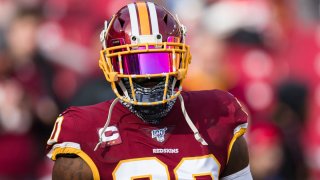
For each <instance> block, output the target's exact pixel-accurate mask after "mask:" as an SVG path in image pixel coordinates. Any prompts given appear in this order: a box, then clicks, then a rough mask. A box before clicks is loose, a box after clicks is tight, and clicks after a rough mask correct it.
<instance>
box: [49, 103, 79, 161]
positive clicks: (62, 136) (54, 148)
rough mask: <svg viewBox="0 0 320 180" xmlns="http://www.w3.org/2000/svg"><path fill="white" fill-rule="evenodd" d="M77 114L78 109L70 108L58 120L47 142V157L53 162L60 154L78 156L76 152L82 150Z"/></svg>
mask: <svg viewBox="0 0 320 180" xmlns="http://www.w3.org/2000/svg"><path fill="white" fill-rule="evenodd" d="M76 114H77V111H76V109H74V108H69V109H67V110H66V111H64V112H63V113H62V114H60V115H59V117H58V118H57V119H56V121H55V123H54V126H53V129H52V133H51V136H50V138H49V139H48V141H47V156H48V157H49V158H51V159H52V160H55V159H56V156H57V155H58V154H76V153H75V151H76V150H81V147H80V144H81V142H80V140H79V138H78V137H79V132H78V130H77V128H76V121H77V120H78V119H77V117H76Z"/></svg>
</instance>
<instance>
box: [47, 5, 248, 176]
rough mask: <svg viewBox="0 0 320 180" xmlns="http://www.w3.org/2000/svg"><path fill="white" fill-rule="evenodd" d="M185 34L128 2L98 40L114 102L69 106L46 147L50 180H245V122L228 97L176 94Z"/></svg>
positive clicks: (166, 16)
mask: <svg viewBox="0 0 320 180" xmlns="http://www.w3.org/2000/svg"><path fill="white" fill-rule="evenodd" d="M185 36H186V28H185V27H184V26H183V25H182V24H181V23H180V22H179V20H178V18H177V17H175V16H173V15H172V14H171V13H170V12H168V11H167V10H166V9H164V8H163V7H161V6H159V5H156V4H154V3H152V2H141V1H139V2H135V3H131V4H128V5H127V6H125V7H123V8H122V9H120V10H119V11H118V12H117V13H116V14H115V15H114V16H113V17H112V18H111V20H110V21H109V22H106V23H105V28H104V30H103V31H102V33H101V37H100V40H101V42H102V46H103V49H102V51H101V52H100V60H99V66H100V68H101V69H102V71H103V73H104V75H105V77H106V80H107V81H108V82H110V83H111V86H112V89H113V91H114V93H115V94H116V96H117V98H116V99H114V100H112V101H106V102H102V103H99V104H95V105H90V106H84V107H70V108H68V109H67V110H66V111H65V112H63V113H62V114H61V115H60V116H59V117H58V118H57V120H56V123H55V125H54V128H53V131H52V134H51V137H50V138H49V140H48V157H50V158H51V159H52V160H54V161H55V164H54V168H53V179H59V180H61V179H118V180H127V179H129V180H130V179H155V180H164V179H215V180H216V179H223V180H231V179H236V180H250V179H252V177H251V172H250V168H249V159H248V152H247V145H246V141H245V139H244V138H243V137H242V135H243V134H244V132H245V131H246V128H247V114H246V113H245V112H244V111H243V109H242V107H241V105H240V104H239V102H238V101H237V100H236V98H235V97H233V96H232V95H231V94H229V93H227V92H224V91H220V90H210V91H198V92H182V84H183V81H184V78H185V76H186V74H187V70H188V66H189V64H190V62H191V54H190V48H189V46H188V45H186V44H185V38H186V37H185Z"/></svg>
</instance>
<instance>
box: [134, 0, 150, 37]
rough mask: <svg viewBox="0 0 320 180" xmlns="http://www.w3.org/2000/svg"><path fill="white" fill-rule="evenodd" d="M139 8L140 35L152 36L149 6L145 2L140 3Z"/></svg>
mask: <svg viewBox="0 0 320 180" xmlns="http://www.w3.org/2000/svg"><path fill="white" fill-rule="evenodd" d="M137 8H138V16H139V23H140V35H150V34H151V28H150V21H149V19H150V18H149V13H148V8H147V4H146V3H145V2H138V3H137Z"/></svg>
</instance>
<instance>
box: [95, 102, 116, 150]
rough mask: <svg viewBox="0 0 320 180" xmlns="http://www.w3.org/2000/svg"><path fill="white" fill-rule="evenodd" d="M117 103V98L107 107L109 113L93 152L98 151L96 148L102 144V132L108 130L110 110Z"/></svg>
mask: <svg viewBox="0 0 320 180" xmlns="http://www.w3.org/2000/svg"><path fill="white" fill-rule="evenodd" d="M118 101H119V98H116V99H114V100H113V101H112V103H111V105H110V107H109V113H108V118H107V121H106V123H105V124H104V127H103V129H102V131H101V133H100V134H99V142H98V143H97V145H96V147H95V148H94V151H96V150H97V149H98V147H99V146H100V145H101V144H102V143H103V141H102V134H103V133H104V131H105V130H106V129H107V128H108V126H109V123H110V119H111V114H112V110H113V108H114V106H115V105H116V104H117V102H118Z"/></svg>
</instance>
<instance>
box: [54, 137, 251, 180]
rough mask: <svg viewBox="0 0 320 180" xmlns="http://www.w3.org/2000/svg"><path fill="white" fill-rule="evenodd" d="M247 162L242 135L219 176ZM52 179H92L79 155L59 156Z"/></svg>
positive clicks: (89, 171)
mask: <svg viewBox="0 0 320 180" xmlns="http://www.w3.org/2000/svg"><path fill="white" fill-rule="evenodd" d="M248 164H249V156H248V148H247V143H246V140H245V139H244V138H243V137H240V138H238V139H237V140H236V141H235V143H234V145H233V148H232V151H231V155H230V159H229V162H228V165H227V167H226V168H225V169H224V171H223V172H222V173H221V177H224V176H228V175H231V174H234V173H236V172H238V171H240V170H242V169H244V168H245V167H247V166H248ZM52 179H53V180H84V179H85V180H87V179H93V175H92V171H91V169H90V167H89V166H88V165H87V164H86V162H85V161H84V160H82V159H81V158H80V157H76V158H66V157H60V158H58V159H57V160H56V161H55V164H54V167H53V174H52Z"/></svg>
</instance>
